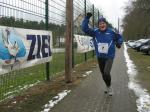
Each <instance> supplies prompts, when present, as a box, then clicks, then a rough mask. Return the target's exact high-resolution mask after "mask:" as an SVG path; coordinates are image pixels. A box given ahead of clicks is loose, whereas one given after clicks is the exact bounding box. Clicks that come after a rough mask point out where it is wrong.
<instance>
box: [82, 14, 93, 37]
mask: <svg viewBox="0 0 150 112" xmlns="http://www.w3.org/2000/svg"><path fill="white" fill-rule="evenodd" d="M91 16H92V14H91V13H87V16H85V18H84V20H83V21H82V31H83V32H85V33H86V34H88V35H89V36H92V37H95V33H94V29H91V28H89V25H88V24H89V19H90V17H91Z"/></svg>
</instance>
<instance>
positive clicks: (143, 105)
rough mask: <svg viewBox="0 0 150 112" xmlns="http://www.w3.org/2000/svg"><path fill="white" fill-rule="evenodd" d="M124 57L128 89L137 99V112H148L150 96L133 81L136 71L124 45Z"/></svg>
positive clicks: (149, 109) (149, 111)
mask: <svg viewBox="0 0 150 112" xmlns="http://www.w3.org/2000/svg"><path fill="white" fill-rule="evenodd" d="M124 56H125V59H126V63H127V68H128V71H127V73H128V74H129V83H128V87H129V88H130V89H132V90H133V91H134V93H135V95H136V96H137V97H138V99H137V100H136V103H137V111H138V112H150V95H149V93H148V92H147V90H146V89H144V88H142V87H141V86H140V85H139V84H138V83H137V80H136V79H135V77H136V75H137V73H138V71H137V70H136V66H135V65H134V63H133V61H132V60H131V59H130V57H129V55H128V52H127V46H126V45H125V44H124Z"/></svg>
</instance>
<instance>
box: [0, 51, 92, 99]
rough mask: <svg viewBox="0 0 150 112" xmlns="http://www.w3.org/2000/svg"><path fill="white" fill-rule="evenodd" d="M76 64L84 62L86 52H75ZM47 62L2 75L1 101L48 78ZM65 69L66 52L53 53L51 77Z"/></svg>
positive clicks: (90, 56) (0, 82) (90, 54)
mask: <svg viewBox="0 0 150 112" xmlns="http://www.w3.org/2000/svg"><path fill="white" fill-rule="evenodd" d="M87 58H88V59H89V58H92V52H88V53H87ZM74 59H75V60H74V62H75V65H76V64H79V63H82V62H84V54H79V53H76V52H75V53H74ZM45 68H46V67H45V64H41V65H36V66H32V67H28V68H25V69H21V70H16V71H12V72H10V73H7V74H3V75H0V101H1V100H4V99H5V98H8V97H11V96H14V95H15V96H16V95H17V94H20V92H21V91H22V90H24V88H28V87H30V86H31V84H34V83H38V82H39V81H44V80H46V75H45V74H46V73H45V71H46V69H45ZM64 69H65V54H64V53H55V54H53V57H52V61H51V62H50V68H49V70H50V77H51V76H55V75H56V73H59V72H62V71H64Z"/></svg>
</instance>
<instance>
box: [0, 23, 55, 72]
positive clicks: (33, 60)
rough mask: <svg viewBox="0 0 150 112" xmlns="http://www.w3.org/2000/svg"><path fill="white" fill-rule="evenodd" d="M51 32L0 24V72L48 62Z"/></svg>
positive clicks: (50, 54)
mask: <svg viewBox="0 0 150 112" xmlns="http://www.w3.org/2000/svg"><path fill="white" fill-rule="evenodd" d="M51 48H52V32H51V31H45V30H31V29H22V28H12V27H5V26H0V74H4V73H7V72H9V71H11V70H16V69H21V68H25V67H29V66H34V65H37V64H41V63H45V62H49V61H50V60H51V58H52V53H51Z"/></svg>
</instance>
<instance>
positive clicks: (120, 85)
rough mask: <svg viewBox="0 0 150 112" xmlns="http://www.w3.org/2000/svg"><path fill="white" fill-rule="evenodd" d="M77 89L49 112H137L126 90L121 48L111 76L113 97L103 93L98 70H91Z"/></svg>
mask: <svg viewBox="0 0 150 112" xmlns="http://www.w3.org/2000/svg"><path fill="white" fill-rule="evenodd" d="M92 71H93V72H92V75H90V76H88V77H87V78H86V79H85V80H84V81H83V82H82V83H81V84H80V85H79V86H78V87H76V88H75V89H73V90H72V91H71V93H70V94H69V95H68V96H67V97H65V98H64V99H63V100H62V101H61V102H59V103H58V104H57V105H55V107H54V108H52V110H51V111H50V112H137V107H136V97H135V95H134V93H133V91H132V90H129V89H128V74H127V72H126V71H127V67H126V62H125V58H124V54H123V48H122V49H120V50H117V53H116V58H115V60H114V64H113V68H112V71H111V75H112V88H113V91H114V95H113V96H108V95H107V94H105V93H104V90H105V85H104V82H103V80H102V77H101V74H100V72H99V68H98V67H96V68H94V69H92Z"/></svg>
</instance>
